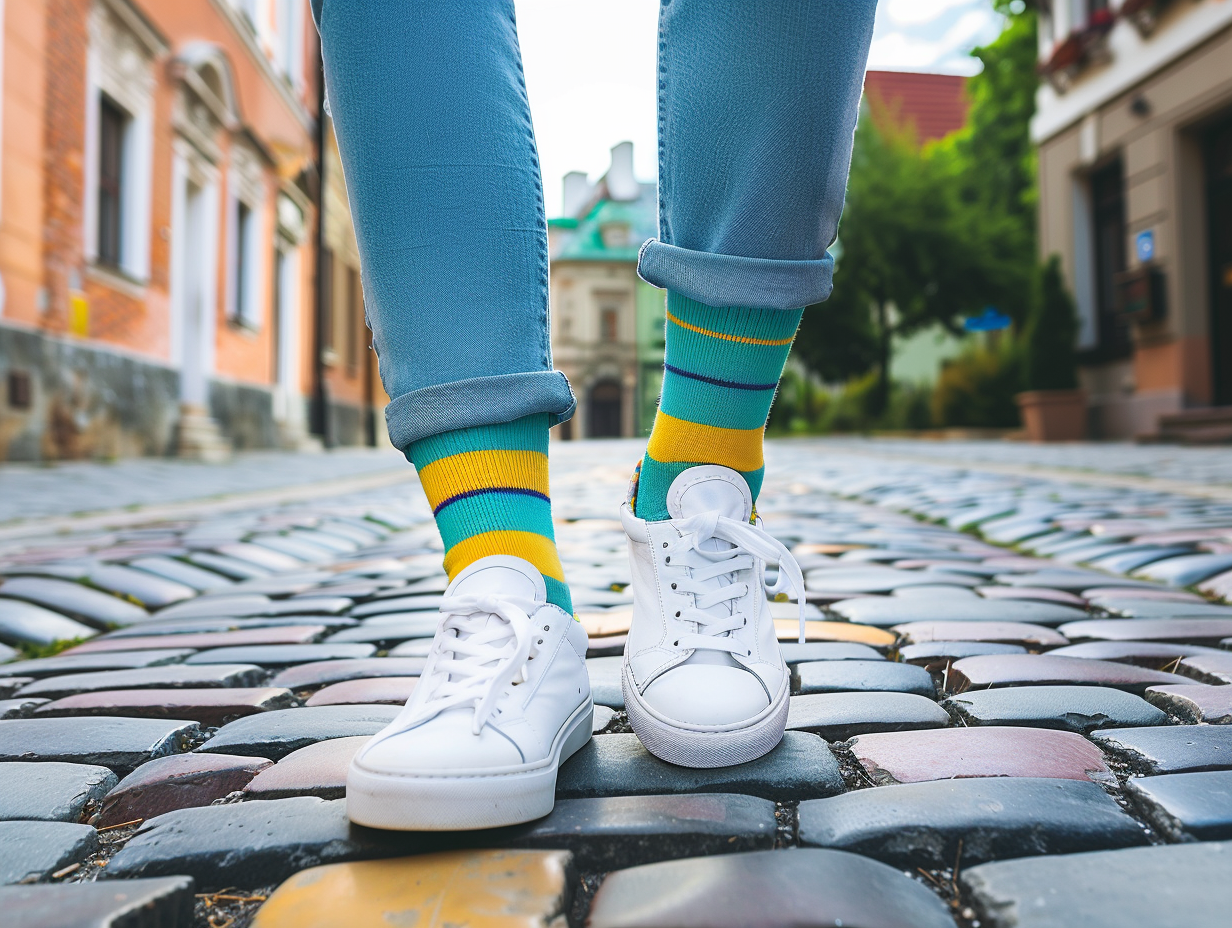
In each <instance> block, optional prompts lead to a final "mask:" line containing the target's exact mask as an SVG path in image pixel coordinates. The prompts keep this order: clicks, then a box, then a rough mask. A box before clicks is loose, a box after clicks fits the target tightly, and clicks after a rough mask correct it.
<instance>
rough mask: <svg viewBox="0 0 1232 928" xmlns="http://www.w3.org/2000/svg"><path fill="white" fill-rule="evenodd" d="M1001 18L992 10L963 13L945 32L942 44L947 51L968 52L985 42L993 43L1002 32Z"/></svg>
mask: <svg viewBox="0 0 1232 928" xmlns="http://www.w3.org/2000/svg"><path fill="white" fill-rule="evenodd" d="M998 20H999V17H998V16H997V15H996V14H995V13H993V12H992V11H991V10H971V11H969V12H967V13H963V15H962V16H961V17H959V19H958V21H957V22H956V23H954V25H952V26H950V28H949V29H947V30H946V31H945V35H944V36H942V38H941V44H942V46H943V47H945V48H947V49H951V50H954V49H962V50H963V51H966V50H968V49H971V48H974V47H975V46H976V45H979V44H981V43H983V42H988V41H992V39H994V38H996V36H997V33H998V31H999V30H1000V23H999V22H998Z"/></svg>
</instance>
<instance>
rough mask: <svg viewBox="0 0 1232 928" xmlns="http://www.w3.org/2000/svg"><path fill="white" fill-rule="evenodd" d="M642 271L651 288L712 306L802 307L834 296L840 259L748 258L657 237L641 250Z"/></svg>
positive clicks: (641, 273) (639, 261)
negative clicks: (832, 293)
mask: <svg viewBox="0 0 1232 928" xmlns="http://www.w3.org/2000/svg"><path fill="white" fill-rule="evenodd" d="M637 273H638V276H639V277H641V278H642V280H644V281H646V283H648V284H651V285H653V286H655V287H661V288H664V289H667V290H671V291H672V292H673V293H679V294H680V295H681V296H684V297H688V298H689V299H690V300H697V301H698V302H699V303H705V304H706V305H707V306H748V307H752V308H755V309H800V308H801V307H803V306H808V305H810V304H812V303H820V302H821V301H822V300H824V299H826V298H827V297H829V296H830V291H831V290H832V289H833V287H834V285H833V276H834V258H833V257H831V256H830V255H829V254H827V255H826V256H825V257H823V258H818V259H816V260H812V261H791V260H779V259H776V258H742V257H739V256H737V255H717V254H711V253H710V252H706V251H690V250H689V249H687V248H680V247H679V246H677V245H669V244H667V243H666V242H660V241H658V240H656V239H651V240H650V241H648V242H646V243H645V244H644V245H642V248H641V251H640V252H638V256H637Z"/></svg>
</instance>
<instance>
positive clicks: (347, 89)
mask: <svg viewBox="0 0 1232 928" xmlns="http://www.w3.org/2000/svg"><path fill="white" fill-rule="evenodd" d="M313 14H314V16H315V17H316V20H317V23H318V26H319V29H320V32H321V44H322V58H323V61H324V67H325V84H326V93H327V98H328V100H329V103H330V107H331V110H332V113H333V118H334V128H335V133H336V135H337V137H338V147H339V150H340V152H341V155H342V164H343V169H344V172H345V174H346V181H347V194H348V197H349V199H350V203H351V215H352V217H353V219H354V224H355V231H356V238H357V239H358V242H359V252H360V261H361V265H362V272H363V283H364V296H365V303H366V308H367V314H368V322H369V324H370V325H371V327H372V331H373V343H374V345H375V347H376V350H377V352H378V355H379V357H380V366H381V378H382V380H383V381H384V384H385V389H386V390H387V391H388V392H389V395H390V397H391V398H392V399H391V402H390V404H389V406H388V408H387V411H386V418H387V419H388V422H389V434H390V438H391V439H392V440H393V442H394V444H395V445H396V446H397V447H398V448H400V449H402V450H403V451H404V452H405V453H406V455H407V457H408V458H410V459H411V461H412V462H413V463H414V464H415V466H416V468H417V469H418V471H419V475H420V479H421V480H422V482H423V485H424V489H425V490H426V492H427V494H428V498H429V501H430V502H431V504H432V507H433V512H434V514H435V515H436V519H437V525H438V527H439V529H440V532H441V537H442V539H443V540H444V542H445V547H446V552H445V568H446V571H447V572H448V574H449V577H450V581H449V585H448V588H447V589H446V591H445V595H444V597H443V598H442V600H441V607H440V619H439V622H438V626H437V630H436V635H435V636H434V638H433V642H432V646H431V649H430V650H429V652H428V656H427V659H426V661H425V664H424V668H423V672H422V674H421V675H420V678H419V682H418V683H417V685H416V686H415V690H414V693H413V694H412V696H411V698H410V700H409V701H408V702H407V704H406V706H405V707H404V708H403V710H402V711H401V712H400V713H399V714H398V716H397V718H395V719H394V720H393V721H392V722H391V723H390V724H389V725H388V726H386V727H385V728H384V729H382V730H381V731H380V732H378V733H377V734H376V735H375V736H374V737H373V738H372V739H371V740H370V741H368V742H366V743H365V744H364V745H363V747H361V748H360V750H359V751H358V752H357V753H356V755H355V757H354V758H353V759H352V761H351V765H350V768H349V770H348V773H347V789H346V796H347V799H346V801H347V815H348V816H349V817H350V818H351V820H352V821H355V822H358V823H360V824H363V825H369V826H374V827H378V828H395V829H409V830H416V831H421V830H445V829H465V828H491V827H496V826H501V825H510V824H514V823H517V822H524V821H529V820H531V819H534V818H538V817H541V816H543V815H546V814H547V813H548V812H549V811H551V808H552V803H553V801H554V797H555V788H556V770H557V767H558V765H559V763H560V762H561V761H562V760H563V759H565V758H567V757H568V756H569V755H570V754H572V753H573V752H575V751H577V750H578V749H579V748H581V747H582V745H584V744H585V743H586V742H587V741H588V740H589V739H590V734H591V723H592V714H593V706H592V704H591V699H590V683H589V679H588V677H587V674H586V663H585V656H586V648H587V641H586V632H585V631H584V630H583V629H582V626H581V623H580V622H578V621H576V619H575V617H574V616H573V609H572V606H571V603H570V600H569V591H568V588H567V587H566V586H565V584H564V576H563V574H562V572H561V567H560V559H559V557H558V556H557V553H556V546H555V544H554V542H553V540H552V510H551V503H550V500H549V498H548V473H547V447H548V429H549V428H550V427H551V425H553V424H554V423H556V422H559V421H562V420H563V419H564V418H567V417H568V416H569V415H570V414H571V413H572V411H573V405H574V404H573V395H572V393H571V392H570V390H569V385H568V383H567V382H566V380H565V378H564V376H563V375H561V374H559V373H556V372H554V371H553V370H552V362H551V352H550V349H549V340H548V318H547V311H548V310H547V307H548V302H547V301H548V260H547V225H546V222H545V220H544V214H543V196H542V191H541V185H540V178H539V164H538V158H537V155H536V152H535V142H534V138H533V137H532V134H531V123H530V113H529V110H528V107H527V101H526V89H525V87H524V85H523V81H522V68H521V62H520V57H519V52H518V43H517V35H516V32H515V29H514V21H513V2H512V0H432V2H429V3H415V2H411V0H313Z"/></svg>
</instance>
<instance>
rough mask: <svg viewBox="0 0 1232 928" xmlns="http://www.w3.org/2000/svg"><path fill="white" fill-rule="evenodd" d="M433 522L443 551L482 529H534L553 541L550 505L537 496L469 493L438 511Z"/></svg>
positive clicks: (527, 530) (521, 530)
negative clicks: (439, 535)
mask: <svg viewBox="0 0 1232 928" xmlns="http://www.w3.org/2000/svg"><path fill="white" fill-rule="evenodd" d="M436 525H437V528H439V529H440V531H441V540H442V541H444V543H445V549H446V550H448V549H449V548H452V547H453V546H454V545H456V544H457V543H458V542H460V541H462V540H463V539H466V538H470V537H471V536H472V535H480V534H483V533H484V532H495V531H511V532H535V533H536V534H538V535H542V536H543V537H544V538H547V539H549V540H555V533H554V531H553V528H552V504H551V503H550V502H548V500H546V499H543V498H541V497H539V496H537V495H536V496H522V495H518V494H506V493H482V494H479V495H475V496H468V497H467V498H465V499H460V500H458V501H457V502H455V503H454V504H453V505H451V506H447V507H445V508H444V509H442V510H441V511H440V512H439V513H437V516H436Z"/></svg>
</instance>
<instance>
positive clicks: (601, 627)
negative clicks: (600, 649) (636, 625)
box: [577, 606, 633, 638]
mask: <svg viewBox="0 0 1232 928" xmlns="http://www.w3.org/2000/svg"><path fill="white" fill-rule="evenodd" d="M577 615H578V619H579V620H580V621H581V623H582V627H583V628H584V629H586V634H588V635H591V636H592V637H596V638H603V637H605V636H607V635H623V634H624V633H625V632H627V631H628V630H629V625H630V624H631V623H632V622H633V607H632V606H628V607H626V608H618V609H602V610H598V611H596V612H579V613H578V614H577Z"/></svg>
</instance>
